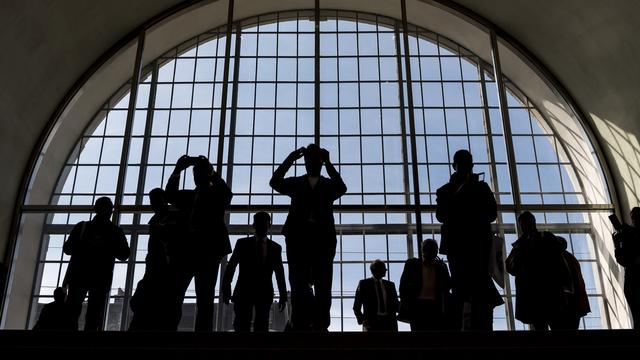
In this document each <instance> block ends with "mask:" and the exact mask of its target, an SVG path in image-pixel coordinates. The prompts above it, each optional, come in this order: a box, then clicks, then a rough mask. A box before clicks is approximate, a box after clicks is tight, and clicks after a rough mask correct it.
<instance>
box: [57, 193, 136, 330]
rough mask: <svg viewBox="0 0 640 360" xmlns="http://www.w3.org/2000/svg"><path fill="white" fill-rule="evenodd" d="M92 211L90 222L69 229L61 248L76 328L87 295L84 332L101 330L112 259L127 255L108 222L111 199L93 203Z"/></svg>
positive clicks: (121, 237) (119, 232) (120, 234)
mask: <svg viewBox="0 0 640 360" xmlns="http://www.w3.org/2000/svg"><path fill="white" fill-rule="evenodd" d="M94 211H95V215H94V217H93V219H92V220H91V221H81V222H79V223H78V224H76V226H74V227H73V230H71V234H70V235H69V238H68V239H67V241H65V243H64V246H63V250H64V253H65V254H67V255H70V256H71V258H70V260H69V267H68V268H67V273H66V276H65V283H66V284H67V285H68V287H69V294H68V296H67V303H68V305H69V311H71V316H72V319H73V321H74V323H75V324H76V325H75V326H76V328H77V323H78V318H79V317H80V312H81V311H82V303H83V302H84V298H85V296H86V295H87V293H88V294H89V296H88V300H87V313H86V317H85V324H84V329H85V330H88V331H99V330H102V325H103V320H104V311H105V305H106V301H107V298H108V296H109V290H110V288H111V280H112V278H113V267H114V264H115V260H116V259H118V260H121V261H124V260H127V258H128V257H129V252H130V250H129V244H128V243H127V238H126V237H125V236H124V232H123V231H122V229H121V228H119V227H118V226H116V225H115V224H114V223H112V222H111V214H112V213H113V203H112V202H111V199H109V198H108V197H101V198H99V199H98V200H96V203H95V205H94Z"/></svg>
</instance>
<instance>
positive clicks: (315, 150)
mask: <svg viewBox="0 0 640 360" xmlns="http://www.w3.org/2000/svg"><path fill="white" fill-rule="evenodd" d="M304 167H305V168H306V169H307V175H310V176H320V171H321V170H322V153H321V151H320V146H318V145H316V144H309V146H307V147H306V148H305V150H304Z"/></svg>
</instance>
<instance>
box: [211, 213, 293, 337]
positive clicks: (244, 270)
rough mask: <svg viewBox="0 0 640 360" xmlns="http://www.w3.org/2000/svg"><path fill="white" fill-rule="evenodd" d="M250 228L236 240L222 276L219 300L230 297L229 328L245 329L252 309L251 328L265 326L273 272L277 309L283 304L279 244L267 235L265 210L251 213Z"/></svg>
mask: <svg viewBox="0 0 640 360" xmlns="http://www.w3.org/2000/svg"><path fill="white" fill-rule="evenodd" d="M253 228H254V229H255V236H250V237H247V238H244V239H239V240H238V242H236V246H235V248H234V249H233V254H232V255H231V258H230V259H229V262H228V263H227V268H226V270H225V272H224V277H223V280H222V301H223V302H224V303H225V304H228V303H229V300H233V310H234V312H235V320H234V322H233V328H234V329H235V331H236V332H240V331H244V332H247V331H249V329H250V327H251V317H252V315H253V313H254V311H255V318H254V321H253V331H254V332H267V331H268V330H269V313H270V311H271V305H272V304H273V283H272V281H271V279H272V277H273V273H275V274H276V282H277V284H278V291H279V293H280V299H279V301H278V307H279V309H280V311H282V310H284V308H285V305H286V304H287V284H286V283H285V279H284V267H283V265H282V247H281V246H280V245H278V244H277V243H275V242H274V241H272V240H270V239H269V237H268V233H269V229H270V228H271V217H270V216H269V214H267V213H266V212H262V211H261V212H258V213H256V214H255V215H253ZM238 266H239V267H240V271H239V274H238V281H237V283H236V287H235V289H234V291H233V296H231V281H232V280H233V275H234V274H235V270H236V267H238Z"/></svg>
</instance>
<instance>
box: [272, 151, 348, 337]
mask: <svg viewBox="0 0 640 360" xmlns="http://www.w3.org/2000/svg"><path fill="white" fill-rule="evenodd" d="M302 157H304V165H305V168H306V170H307V173H306V174H305V175H302V176H296V177H288V178H285V177H284V176H285V174H286V173H287V171H289V169H290V168H291V166H293V164H294V163H295V162H296V161H297V160H298V159H300V158H302ZM323 164H324V166H325V168H326V170H327V174H328V175H329V178H326V177H324V176H322V175H320V171H321V170H322V165H323ZM269 185H270V186H271V187H272V188H273V189H274V190H275V191H277V192H279V193H280V194H283V195H287V196H289V197H290V198H291V206H290V207H289V214H288V215H287V220H286V221H285V224H284V227H283V229H282V233H283V234H284V236H285V242H286V245H287V260H288V262H289V284H290V285H291V328H292V329H293V330H296V331H307V330H315V331H327V329H328V327H329V324H330V322H331V315H330V310H331V282H332V279H333V258H334V256H335V254H336V244H337V236H336V229H335V222H334V219H333V202H334V201H336V200H338V199H339V198H340V197H341V196H342V195H344V194H345V193H346V192H347V186H346V185H345V184H344V181H342V178H341V177H340V174H339V173H338V171H337V170H336V169H335V167H334V166H333V164H332V163H331V159H330V158H329V152H328V151H327V150H325V149H322V148H320V147H319V146H318V145H316V144H310V145H309V146H307V147H306V148H300V149H297V150H294V151H293V152H292V153H291V154H289V156H287V158H286V159H285V160H284V162H283V163H282V165H280V166H279V167H278V169H276V171H275V172H274V173H273V176H272V177H271V181H269ZM312 286H313V288H312Z"/></svg>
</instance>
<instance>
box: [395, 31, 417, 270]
mask: <svg viewBox="0 0 640 360" xmlns="http://www.w3.org/2000/svg"><path fill="white" fill-rule="evenodd" d="M394 37H395V45H396V64H397V76H398V100H399V104H400V133H401V142H400V143H401V145H402V160H403V161H402V162H403V164H402V167H403V179H404V200H405V204H406V205H409V204H411V194H410V193H411V187H410V184H409V158H408V153H407V130H406V123H407V121H406V117H405V103H404V84H403V82H404V78H403V76H402V53H401V46H400V31H399V29H398V22H397V21H396V22H395V24H394ZM405 216H406V219H407V225H408V228H407V257H409V258H411V257H413V256H414V255H413V230H412V228H411V214H410V213H406V214H405ZM418 252H420V251H419V249H418Z"/></svg>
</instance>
